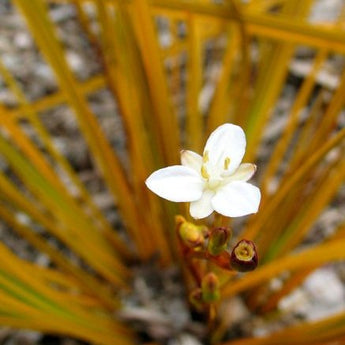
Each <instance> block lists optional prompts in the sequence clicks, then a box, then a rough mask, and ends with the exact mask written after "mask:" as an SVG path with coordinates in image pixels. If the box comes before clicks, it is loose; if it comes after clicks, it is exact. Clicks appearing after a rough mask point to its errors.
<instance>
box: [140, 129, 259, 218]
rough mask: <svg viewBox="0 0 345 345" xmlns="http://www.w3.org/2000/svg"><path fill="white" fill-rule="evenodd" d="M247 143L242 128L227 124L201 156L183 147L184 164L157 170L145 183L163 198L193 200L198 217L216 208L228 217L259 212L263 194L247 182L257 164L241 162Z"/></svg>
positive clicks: (215, 132) (209, 142)
mask: <svg viewBox="0 0 345 345" xmlns="http://www.w3.org/2000/svg"><path fill="white" fill-rule="evenodd" d="M245 147H246V138H245V134H244V132H243V130H242V128H241V127H239V126H235V125H233V124H229V123H227V124H224V125H222V126H220V127H218V128H217V129H216V130H215V131H214V132H213V133H212V134H211V135H210V137H209V138H208V140H207V142H206V146H205V148H204V153H203V156H202V157H201V156H200V155H198V154H197V153H195V152H193V151H188V150H184V151H182V152H181V163H182V165H174V166H170V167H167V168H163V169H160V170H157V171H155V172H154V173H152V174H151V175H150V176H149V178H148V179H147V180H146V185H147V187H148V188H149V189H150V190H151V191H153V192H154V193H156V194H157V195H159V196H160V197H162V198H164V199H167V200H170V201H175V202H190V213H191V215H192V217H193V218H196V219H200V218H205V217H207V216H209V215H210V214H211V213H212V212H213V211H216V212H218V213H220V214H222V215H224V216H228V217H240V216H245V215H247V214H251V213H256V212H257V210H258V208H259V203H260V198H261V194H260V190H259V188H257V187H255V186H253V185H252V184H250V183H247V181H248V180H249V179H250V178H251V177H252V176H253V174H254V173H255V170H256V166H255V165H254V164H249V163H242V164H241V161H242V158H243V156H244V153H245Z"/></svg>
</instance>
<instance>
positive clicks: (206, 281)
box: [201, 272, 220, 303]
mask: <svg viewBox="0 0 345 345" xmlns="http://www.w3.org/2000/svg"><path fill="white" fill-rule="evenodd" d="M201 290H202V299H203V300H204V301H205V302H206V303H211V302H215V301H217V300H218V299H219V297H220V293H219V279H218V277H217V276H216V275H215V274H214V273H213V272H210V273H208V274H206V275H205V276H204V278H203V279H202V282H201Z"/></svg>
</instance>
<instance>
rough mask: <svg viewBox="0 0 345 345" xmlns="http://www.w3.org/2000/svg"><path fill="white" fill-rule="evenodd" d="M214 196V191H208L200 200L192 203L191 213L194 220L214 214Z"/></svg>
mask: <svg viewBox="0 0 345 345" xmlns="http://www.w3.org/2000/svg"><path fill="white" fill-rule="evenodd" d="M214 194H215V193H214V192H213V191H210V190H206V191H204V193H203V195H202V197H201V198H200V199H199V200H197V201H193V202H191V204H190V208H189V212H190V214H191V216H192V217H193V218H195V219H201V218H206V217H208V216H209V215H210V214H211V213H212V212H213V207H212V204H211V200H212V198H213V196H214Z"/></svg>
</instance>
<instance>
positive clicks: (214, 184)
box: [200, 151, 230, 190]
mask: <svg viewBox="0 0 345 345" xmlns="http://www.w3.org/2000/svg"><path fill="white" fill-rule="evenodd" d="M202 163H203V164H202V166H201V168H200V174H201V176H202V178H203V179H204V180H205V182H206V187H207V188H208V189H211V190H215V189H217V188H218V187H219V186H221V185H222V183H223V180H224V178H223V173H224V172H226V171H227V170H228V169H229V165H230V158H229V157H226V158H225V159H224V162H223V165H222V166H218V165H213V164H211V163H210V162H209V155H208V151H205V152H204V155H203V157H202Z"/></svg>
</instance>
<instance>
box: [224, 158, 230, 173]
mask: <svg viewBox="0 0 345 345" xmlns="http://www.w3.org/2000/svg"><path fill="white" fill-rule="evenodd" d="M229 165H230V158H229V157H226V158H225V160H224V170H228V169H229Z"/></svg>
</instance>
